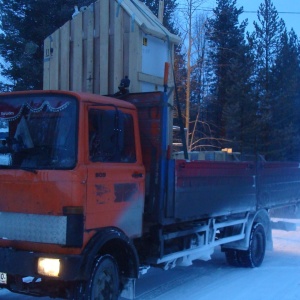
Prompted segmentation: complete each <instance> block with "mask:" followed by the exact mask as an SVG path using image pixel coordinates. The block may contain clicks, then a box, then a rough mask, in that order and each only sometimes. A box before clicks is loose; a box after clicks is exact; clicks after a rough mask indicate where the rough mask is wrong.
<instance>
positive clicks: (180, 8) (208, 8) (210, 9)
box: [177, 5, 300, 15]
mask: <svg viewBox="0 0 300 300" xmlns="http://www.w3.org/2000/svg"><path fill="white" fill-rule="evenodd" d="M177 9H178V10H186V9H187V7H183V6H180V5H179V6H178V7H177ZM194 10H200V11H213V8H212V7H202V8H195V9H194ZM243 13H247V14H257V11H254V10H244V11H243ZM278 14H287V15H300V12H298V11H278Z"/></svg>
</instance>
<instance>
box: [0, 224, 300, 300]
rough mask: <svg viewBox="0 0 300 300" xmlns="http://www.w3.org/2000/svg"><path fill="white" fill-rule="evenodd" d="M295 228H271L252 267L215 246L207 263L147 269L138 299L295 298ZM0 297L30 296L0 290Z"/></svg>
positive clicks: (298, 248)
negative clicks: (269, 242) (270, 243)
mask: <svg viewBox="0 0 300 300" xmlns="http://www.w3.org/2000/svg"><path fill="white" fill-rule="evenodd" d="M294 222H295V223H297V231H292V232H285V231H279V230H274V231H273V239H274V251H273V252H271V251H267V253H266V257H265V260H264V263H263V265H262V266H261V267H260V268H256V269H243V268H233V267H230V266H228V265H227V264H226V261H225V258H224V255H223V253H221V252H220V251H219V250H218V249H217V250H216V252H215V254H214V255H213V259H212V260H210V261H208V262H202V261H196V262H194V264H193V265H192V266H190V267H188V268H183V267H180V268H175V269H173V270H170V271H162V270H155V269H153V270H150V271H149V272H148V273H147V274H146V275H145V276H144V277H142V278H141V279H140V280H139V281H138V283H137V299H138V300H150V299H154V300H174V299H176V300H181V299H182V300H219V299H225V300H227V299H228V300H229V299H230V300H299V299H300V220H296V221H294ZM0 299H13V300H15V299H16V300H34V299H44V300H46V299H47V300H49V299H50V298H34V297H28V296H22V295H16V294H12V293H9V292H7V291H5V290H1V291H0Z"/></svg>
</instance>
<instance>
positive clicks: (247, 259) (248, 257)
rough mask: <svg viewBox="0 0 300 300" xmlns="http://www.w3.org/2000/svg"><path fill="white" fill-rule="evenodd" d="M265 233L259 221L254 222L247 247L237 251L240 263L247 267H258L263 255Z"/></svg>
mask: <svg viewBox="0 0 300 300" xmlns="http://www.w3.org/2000/svg"><path fill="white" fill-rule="evenodd" d="M265 251H266V233H265V229H264V227H263V225H262V224H261V223H255V224H254V225H253V227H252V230H251V234H250V242H249V249H248V250H246V251H241V250H240V251H238V260H239V262H240V265H241V266H243V267H248V268H256V267H259V266H260V265H261V264H262V262H263V260H264V257H265Z"/></svg>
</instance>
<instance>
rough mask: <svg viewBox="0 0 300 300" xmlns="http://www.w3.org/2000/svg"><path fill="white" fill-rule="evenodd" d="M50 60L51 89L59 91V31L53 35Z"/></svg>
mask: <svg viewBox="0 0 300 300" xmlns="http://www.w3.org/2000/svg"><path fill="white" fill-rule="evenodd" d="M51 52H52V53H51V59H50V70H51V71H50V87H49V88H50V89H51V90H58V89H59V56H60V43H59V30H56V31H55V32H54V33H53V34H52V47H51Z"/></svg>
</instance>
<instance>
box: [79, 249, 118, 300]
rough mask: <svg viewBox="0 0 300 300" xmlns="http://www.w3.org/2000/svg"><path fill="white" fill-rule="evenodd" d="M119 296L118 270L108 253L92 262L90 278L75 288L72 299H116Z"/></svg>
mask: <svg viewBox="0 0 300 300" xmlns="http://www.w3.org/2000/svg"><path fill="white" fill-rule="evenodd" d="M118 296H119V270H118V265H117V263H116V261H115V259H114V258H113V257H112V256H110V255H104V256H101V257H99V258H98V259H97V260H96V262H95V263H94V267H93V272H92V275H91V277H90V280H89V281H88V282H86V283H85V284H83V283H81V284H80V285H78V286H77V287H76V289H75V294H74V297H73V299H76V300H78V299H80V300H117V299H118Z"/></svg>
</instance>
